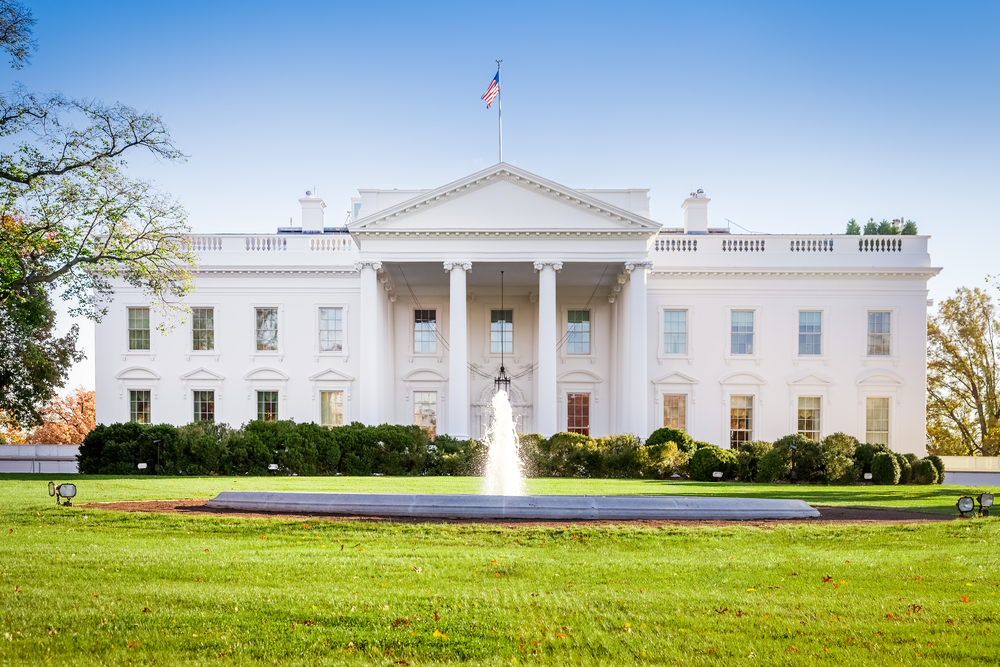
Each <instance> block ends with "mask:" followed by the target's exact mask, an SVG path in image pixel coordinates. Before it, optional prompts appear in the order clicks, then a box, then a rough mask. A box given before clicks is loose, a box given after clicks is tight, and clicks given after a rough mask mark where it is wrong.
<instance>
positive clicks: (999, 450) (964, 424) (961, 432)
mask: <svg viewBox="0 0 1000 667" xmlns="http://www.w3.org/2000/svg"><path fill="white" fill-rule="evenodd" d="M998 334H1000V321H998V319H997V314H996V310H995V309H994V306H993V302H992V300H991V299H990V296H989V295H988V294H987V293H986V292H984V291H983V290H981V289H979V288H974V289H968V288H966V287H961V288H959V289H958V291H957V292H956V293H955V296H954V297H952V298H950V299H946V300H944V301H943V302H942V303H941V305H940V306H939V308H938V314H937V315H936V316H934V317H932V318H930V319H929V320H928V322H927V451H928V452H929V453H931V454H937V455H964V456H996V455H997V454H1000V396H998V394H997V390H998V387H1000V367H998V359H997V356H998V345H1000V338H998Z"/></svg>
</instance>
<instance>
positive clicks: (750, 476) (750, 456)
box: [735, 440, 774, 482]
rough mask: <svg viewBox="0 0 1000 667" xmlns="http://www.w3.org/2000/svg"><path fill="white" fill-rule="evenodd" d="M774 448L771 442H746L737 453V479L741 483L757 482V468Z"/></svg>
mask: <svg viewBox="0 0 1000 667" xmlns="http://www.w3.org/2000/svg"><path fill="white" fill-rule="evenodd" d="M773 448H774V445H773V444H772V443H770V442H765V441H763V440H754V441H753V442H744V443H743V444H741V445H740V448H739V451H737V452H736V472H735V477H736V479H738V480H739V481H741V482H755V481H757V466H758V465H760V460H761V459H762V458H764V456H765V455H766V454H767V453H768V452H769V451H771V449H773Z"/></svg>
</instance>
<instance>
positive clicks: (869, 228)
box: [861, 218, 878, 236]
mask: <svg viewBox="0 0 1000 667" xmlns="http://www.w3.org/2000/svg"><path fill="white" fill-rule="evenodd" d="M861 233H862V234H864V235H865V236H874V235H875V234H878V223H877V222H875V218H868V222H866V223H865V228H864V230H863V231H862V232H861Z"/></svg>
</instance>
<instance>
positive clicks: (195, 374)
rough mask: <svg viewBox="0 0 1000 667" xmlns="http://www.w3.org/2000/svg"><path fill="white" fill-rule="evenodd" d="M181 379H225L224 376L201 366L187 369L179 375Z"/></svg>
mask: <svg viewBox="0 0 1000 667" xmlns="http://www.w3.org/2000/svg"><path fill="white" fill-rule="evenodd" d="M181 379H182V380H215V381H221V380H225V379H226V378H225V376H222V375H219V374H218V373H216V372H214V371H210V370H208V369H207V368H204V367H201V368H196V369H194V370H193V371H189V372H187V373H185V374H184V375H182V376H181Z"/></svg>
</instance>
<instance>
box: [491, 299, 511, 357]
mask: <svg viewBox="0 0 1000 667" xmlns="http://www.w3.org/2000/svg"><path fill="white" fill-rule="evenodd" d="M513 351H514V311H512V310H493V311H490V352H492V353H493V354H500V353H501V352H505V353H508V354H510V353H513Z"/></svg>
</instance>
